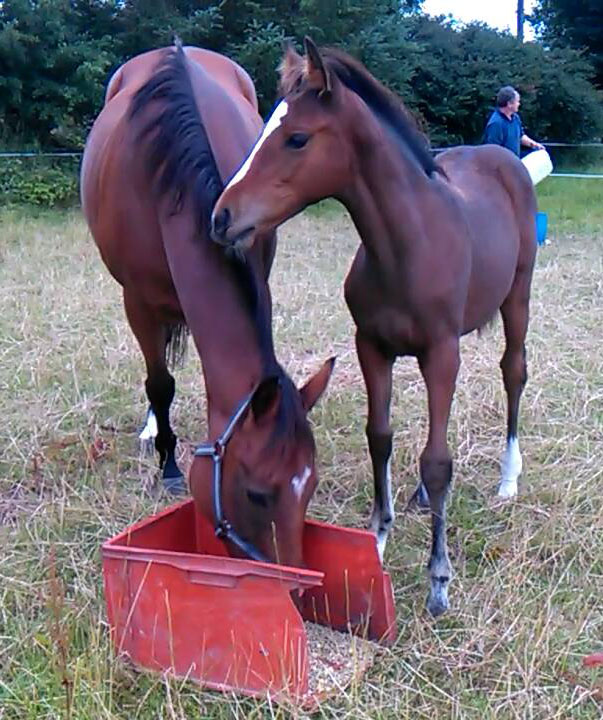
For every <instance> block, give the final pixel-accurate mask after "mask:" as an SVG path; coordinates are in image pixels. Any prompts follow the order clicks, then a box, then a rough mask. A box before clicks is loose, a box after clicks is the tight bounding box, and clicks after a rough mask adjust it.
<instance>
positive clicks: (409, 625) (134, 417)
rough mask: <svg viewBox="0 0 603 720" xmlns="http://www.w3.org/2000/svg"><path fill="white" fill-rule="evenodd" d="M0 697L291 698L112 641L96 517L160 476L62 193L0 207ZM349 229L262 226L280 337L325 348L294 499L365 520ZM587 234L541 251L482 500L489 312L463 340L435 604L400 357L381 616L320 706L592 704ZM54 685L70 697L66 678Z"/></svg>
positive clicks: (131, 369)
mask: <svg viewBox="0 0 603 720" xmlns="http://www.w3.org/2000/svg"><path fill="white" fill-rule="evenodd" d="M0 226H1V227H2V241H1V242H2V244H1V245H0V267H1V271H2V285H1V288H0V309H1V313H0V359H1V363H0V406H1V410H2V413H1V417H2V420H3V422H2V425H1V427H0V548H1V554H0V718H1V719H2V720H7V719H8V718H11V719H12V718H19V720H25V718H32V719H33V718H35V719H36V720H38V719H42V718H54V717H71V718H94V719H96V718H184V717H212V718H230V717H236V718H262V717H267V718H268V717H284V716H285V715H286V712H285V711H284V710H279V709H278V708H276V707H273V706H271V705H269V704H268V703H262V702H258V701H250V700H241V699H237V698H235V697H224V696H219V695H215V694H211V693H205V692H202V691H200V690H199V689H198V688H197V687H195V686H194V685H190V684H186V683H181V682H177V681H173V680H168V679H165V678H157V677H149V676H147V675H145V674H138V673H136V672H134V671H133V670H132V669H131V668H129V667H127V666H126V665H124V664H123V663H121V662H116V661H115V660H114V659H113V656H112V654H111V651H110V648H109V645H108V637H107V627H106V622H105V612H104V605H103V602H104V601H103V594H102V581H101V566H100V555H99V546H100V543H101V542H102V540H104V539H105V538H107V537H108V536H109V535H111V534H113V533H115V532H117V531H118V530H120V529H121V528H123V527H124V526H125V525H126V524H127V523H130V522H131V521H133V520H134V519H136V518H139V517H141V516H143V515H147V514H149V513H151V512H153V511H154V510H156V509H157V508H158V507H159V506H161V505H163V504H165V502H166V500H165V498H163V497H162V496H161V495H160V494H159V493H158V492H157V490H156V465H155V462H156V461H155V458H145V457H140V456H139V454H138V447H137V441H136V431H137V428H138V425H139V424H140V422H141V421H142V418H143V415H144V412H145V409H146V402H145V398H144V394H143V375H142V362H141V357H140V355H139V352H138V348H137V347H136V346H135V343H134V340H133V337H132V335H131V333H130V331H129V328H128V327H127V324H126V322H125V319H124V315H123V311H122V308H121V301H120V293H119V289H118V287H117V285H116V284H115V283H114V282H113V281H112V279H111V278H110V277H109V276H108V275H107V273H106V272H105V270H104V267H103V266H102V263H101V261H100V259H99V258H98V256H97V253H96V250H95V249H94V247H93V245H92V244H91V242H90V240H89V238H88V237H87V233H86V231H85V229H84V225H83V223H82V221H81V219H80V217H79V216H78V215H77V214H75V213H74V214H63V215H58V216H55V215H51V216H43V217H41V218H38V219H36V218H28V217H27V216H26V215H25V214H14V213H13V214H9V213H4V214H2V216H0ZM356 244H357V239H356V235H355V232H354V230H353V228H352V226H351V223H350V221H349V220H348V219H347V217H346V216H345V215H343V214H341V213H339V212H334V211H328V210H327V211H326V212H324V211H323V212H322V213H320V214H319V215H316V214H309V213H306V214H305V215H304V216H301V217H299V218H297V219H295V220H294V221H292V222H290V223H289V224H288V225H287V226H286V227H285V228H284V229H283V231H282V233H281V241H280V247H279V251H278V256H277V262H276V265H275V268H274V272H273V276H272V278H273V279H272V287H273V292H274V298H275V303H274V315H275V320H274V332H275V337H276V343H277V355H278V357H279V358H280V359H281V361H282V362H283V364H284V365H285V366H286V367H287V369H288V370H289V372H290V373H291V375H292V376H293V377H294V378H295V379H296V380H297V381H298V382H300V383H301V382H302V381H303V380H304V379H305V378H306V377H307V375H308V374H309V373H310V372H311V371H313V370H314V369H315V368H316V367H318V365H319V364H320V363H321V361H322V360H323V359H324V358H326V357H328V356H329V355H331V354H333V353H335V354H337V356H338V362H337V366H336V371H335V373H334V376H333V378H332V381H331V385H330V388H329V390H328V393H327V395H326V397H325V398H324V399H323V400H322V401H321V404H320V406H319V407H318V408H317V409H316V410H315V411H314V414H313V420H314V428H315V435H316V439H317V442H318V446H319V459H320V468H321V484H320V487H319V490H318V492H317V495H316V497H315V499H314V501H313V503H312V507H311V513H312V514H313V515H314V516H316V517H319V518H323V519H326V520H329V521H331V522H336V523H341V524H349V525H352V526H362V525H363V524H364V523H365V521H366V519H367V517H368V512H369V508H370V503H371V496H372V481H371V480H370V469H369V463H368V459H367V454H366V448H365V441H364V423H365V394H364V388H363V384H362V380H361V376H360V372H359V369H358V365H357V361H356V357H355V352H354V346H353V339H352V338H353V326H352V321H351V319H350V317H349V315H348V313H347V310H346V308H345V305H344V302H343V296H342V283H343V278H344V277H345V274H346V272H347V269H348V267H349V264H350V262H351V258H352V256H353V252H354V250H355V248H356ZM602 291H603V253H602V252H601V246H600V242H599V241H598V240H597V239H596V238H595V237H591V236H588V235H582V236H579V237H573V238H572V239H571V241H564V239H563V238H561V237H558V238H554V242H553V244H552V245H551V246H549V247H546V248H544V249H543V250H542V251H541V252H540V253H539V257H538V267H537V271H536V276H535V283H534V300H533V304H532V318H533V319H532V324H531V328H530V334H529V340H528V352H529V372H530V379H529V382H528V385H527V388H526V392H525V395H524V400H523V403H522V413H521V426H520V427H521V430H520V441H521V444H522V451H523V455H524V474H523V476H522V478H521V480H520V494H519V498H518V500H517V501H516V502H513V503H511V504H505V505H500V504H496V503H494V502H493V496H494V493H495V489H496V484H497V481H498V473H499V468H498V459H499V456H500V454H501V452H502V450H503V446H504V414H505V407H504V394H503V388H502V382H501V379H500V372H499V370H498V360H499V357H500V355H501V352H502V341H501V327H500V325H498V326H497V327H494V328H493V329H491V330H489V331H488V332H487V333H486V335H485V336H484V337H482V338H481V339H479V338H477V337H473V336H472V337H469V338H467V339H466V340H465V341H464V344H463V366H462V370H461V375H460V378H459V383H458V389H457V394H456V399H455V403H454V408H453V417H452V420H451V424H450V441H451V445H452V447H453V448H454V457H455V486H454V490H453V494H452V498H451V501H450V512H449V545H450V549H451V555H452V559H453V563H454V568H455V571H456V577H455V579H454V581H453V584H452V588H451V600H452V603H453V609H452V611H451V612H450V613H449V614H448V615H447V616H445V617H444V618H442V619H440V620H439V621H438V622H434V621H433V620H431V619H430V618H429V617H427V616H426V614H425V612H424V610H423V603H424V599H425V594H426V575H425V571H424V565H425V562H426V559H427V554H428V550H429V528H428V521H427V519H426V518H424V517H417V516H416V515H406V514H404V513H403V508H404V505H405V501H406V498H407V497H408V496H409V493H410V492H411V491H412V489H413V488H414V486H415V484H416V481H417V473H418V457H419V454H420V452H421V449H422V445H423V442H424V439H425V431H426V416H425V398H424V392H423V386H422V383H421V380H420V376H419V373H418V371H417V369H416V367H415V364H414V363H413V362H412V361H410V360H406V361H400V362H399V363H398V365H397V367H396V373H395V391H394V400H393V424H394V428H395V433H396V434H395V458H394V466H393V471H394V489H395V496H396V509H397V512H398V516H397V519H396V524H395V529H394V531H393V533H392V537H391V540H390V543H389V545H388V548H387V551H386V565H387V567H388V569H389V570H390V571H391V573H392V579H393V583H394V592H395V600H396V607H397V613H398V623H399V637H398V639H397V642H396V643H395V645H394V647H393V648H391V649H389V650H387V651H383V652H382V653H381V654H380V657H379V658H378V660H377V662H376V664H375V666H374V667H373V668H372V670H371V671H370V672H369V674H368V676H367V678H366V682H364V684H361V685H359V686H356V687H353V688H352V689H351V690H350V691H349V692H348V693H346V694H342V695H341V696H340V697H339V698H338V699H337V700H336V701H335V702H333V701H332V702H330V703H329V704H327V705H326V706H324V707H323V708H322V710H321V712H320V713H319V715H318V716H319V717H325V718H331V717H337V718H407V717H408V718H410V717H412V718H430V720H432V719H433V718H434V717H437V718H468V719H469V718H480V719H481V718H484V719H485V718H543V719H544V718H600V717H602V716H603V689H602V684H603V676H602V674H601V672H600V671H597V670H596V669H595V670H585V669H583V668H582V666H581V658H582V657H583V656H584V655H585V654H587V653H589V652H594V651H595V650H601V649H602V645H603V598H602V596H603V510H602V508H603V473H602V470H601V467H602V465H603V360H602V354H601V347H603V329H602V327H601V322H600V317H601V297H602V295H603V292H602ZM203 415H204V400H203V393H202V390H201V384H200V377H199V364H198V361H197V359H196V358H195V357H194V353H192V352H191V353H190V355H189V360H188V362H187V364H186V367H185V368H184V369H183V370H181V371H180V372H179V373H178V375H177V400H176V403H175V409H174V425H175V428H176V431H177V432H178V433H179V435H180V437H181V438H182V439H183V440H184V443H183V448H185V446H186V441H187V440H188V441H191V442H192V441H194V440H198V439H200V438H203V437H204V422H203V420H202V418H203ZM68 700H69V706H68V705H67V701H68Z"/></svg>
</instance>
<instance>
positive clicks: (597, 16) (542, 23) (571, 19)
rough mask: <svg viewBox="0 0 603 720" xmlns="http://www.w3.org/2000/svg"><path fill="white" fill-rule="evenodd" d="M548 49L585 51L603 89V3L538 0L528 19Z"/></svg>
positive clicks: (588, 0)
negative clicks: (561, 48) (568, 48)
mask: <svg viewBox="0 0 603 720" xmlns="http://www.w3.org/2000/svg"><path fill="white" fill-rule="evenodd" d="M529 19H530V22H531V23H532V24H533V25H535V27H536V30H537V32H538V34H539V36H540V37H541V38H542V40H543V41H544V42H545V43H547V44H548V45H550V46H551V47H571V48H574V49H576V50H582V49H584V50H585V51H586V57H587V59H588V60H589V61H590V62H591V63H592V65H593V67H594V68H595V78H594V79H595V83H596V84H597V86H598V87H599V88H601V89H603V2H601V0H539V2H538V4H537V6H536V9H535V10H534V12H533V13H532V15H531V17H530V18H529Z"/></svg>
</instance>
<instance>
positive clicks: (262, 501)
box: [247, 490, 271, 508]
mask: <svg viewBox="0 0 603 720" xmlns="http://www.w3.org/2000/svg"><path fill="white" fill-rule="evenodd" d="M247 497H248V498H249V500H250V502H252V503H253V504H254V505H257V506H258V507H263V508H267V507H268V505H269V503H270V497H271V495H270V494H269V493H261V492H256V491H255V490H247Z"/></svg>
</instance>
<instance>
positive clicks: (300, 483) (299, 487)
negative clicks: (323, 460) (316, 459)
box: [291, 465, 312, 500]
mask: <svg viewBox="0 0 603 720" xmlns="http://www.w3.org/2000/svg"><path fill="white" fill-rule="evenodd" d="M311 474H312V470H311V469H310V468H309V467H308V466H307V465H306V467H305V468H304V471H303V473H302V474H301V477H300V476H299V475H294V476H293V477H292V478H291V485H292V486H293V491H294V493H295V497H296V498H297V499H298V500H301V497H302V495H303V494H304V488H305V487H306V483H307V482H308V478H309V477H310V475H311Z"/></svg>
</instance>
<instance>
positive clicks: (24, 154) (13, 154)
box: [0, 142, 603, 180]
mask: <svg viewBox="0 0 603 720" xmlns="http://www.w3.org/2000/svg"><path fill="white" fill-rule="evenodd" d="M543 145H544V146H545V147H546V148H575V149H578V150H580V149H582V148H584V149H587V148H589V149H592V148H600V149H603V143H600V142H587V143H561V142H545V143H543ZM453 147H459V146H458V145H451V146H449V147H435V148H431V150H432V152H434V153H436V154H437V153H441V152H444V150H450V149H452V148H453ZM81 156H82V153H81V152H34V151H10V152H0V159H7V160H10V159H18V158H81ZM551 177H559V178H577V179H598V180H601V179H603V173H598V172H557V171H554V172H552V173H551Z"/></svg>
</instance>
